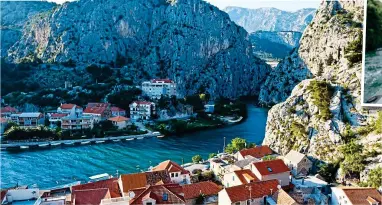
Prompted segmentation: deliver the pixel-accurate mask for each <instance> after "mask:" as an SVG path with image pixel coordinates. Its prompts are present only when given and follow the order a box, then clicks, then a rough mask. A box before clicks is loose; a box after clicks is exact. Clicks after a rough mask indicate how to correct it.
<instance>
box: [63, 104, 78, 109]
mask: <svg viewBox="0 0 382 205" xmlns="http://www.w3.org/2000/svg"><path fill="white" fill-rule="evenodd" d="M74 106H76V108H81V107H80V106H78V105H76V104H61V106H60V108H61V109H65V110H69V109H72V108H73V107H74Z"/></svg>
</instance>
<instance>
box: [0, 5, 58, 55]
mask: <svg viewBox="0 0 382 205" xmlns="http://www.w3.org/2000/svg"><path fill="white" fill-rule="evenodd" d="M55 5H56V4H54V3H49V2H43V1H17V2H15V1H1V8H0V9H1V10H0V15H1V27H0V32H1V53H0V56H5V55H6V54H7V51H8V49H9V48H10V47H11V46H12V45H13V44H14V43H15V42H16V41H18V40H19V39H20V37H21V35H22V28H23V26H24V24H25V22H26V21H28V19H30V18H32V16H34V15H36V14H38V13H41V12H45V11H49V10H51V9H52V8H53V7H54V6H55Z"/></svg>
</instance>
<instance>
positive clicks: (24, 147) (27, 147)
mask: <svg viewBox="0 0 382 205" xmlns="http://www.w3.org/2000/svg"><path fill="white" fill-rule="evenodd" d="M20 149H29V146H20Z"/></svg>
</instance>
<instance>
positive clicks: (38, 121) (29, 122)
mask: <svg viewBox="0 0 382 205" xmlns="http://www.w3.org/2000/svg"><path fill="white" fill-rule="evenodd" d="M11 120H12V121H13V122H15V123H16V124H18V125H19V126H20V127H22V128H36V127H38V126H40V125H44V114H42V113H40V112H23V113H20V114H12V115H11Z"/></svg>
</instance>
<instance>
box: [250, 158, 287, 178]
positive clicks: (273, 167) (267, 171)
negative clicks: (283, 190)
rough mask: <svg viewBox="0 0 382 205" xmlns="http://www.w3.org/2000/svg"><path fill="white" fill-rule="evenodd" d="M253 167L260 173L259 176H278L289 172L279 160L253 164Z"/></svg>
mask: <svg viewBox="0 0 382 205" xmlns="http://www.w3.org/2000/svg"><path fill="white" fill-rule="evenodd" d="M253 165H254V166H255V167H256V169H257V170H258V171H259V172H260V174H261V175H271V174H279V173H283V172H289V171H290V170H289V168H288V167H287V166H286V165H285V163H284V162H283V160H281V159H275V160H270V161H262V162H254V163H253Z"/></svg>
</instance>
